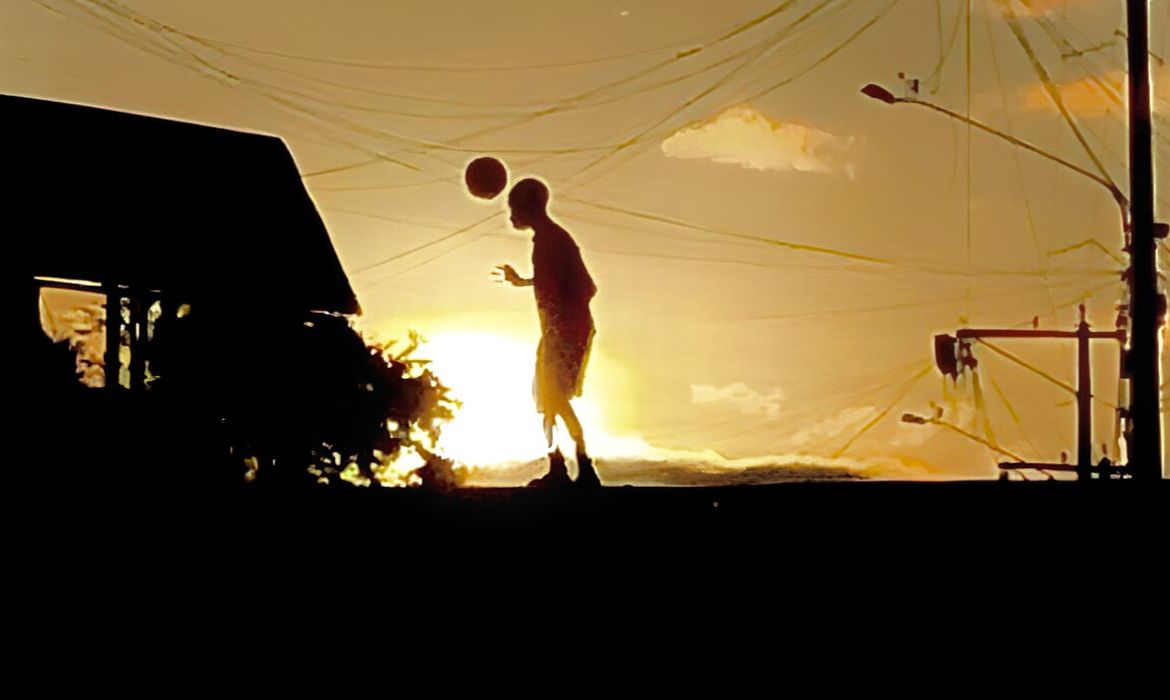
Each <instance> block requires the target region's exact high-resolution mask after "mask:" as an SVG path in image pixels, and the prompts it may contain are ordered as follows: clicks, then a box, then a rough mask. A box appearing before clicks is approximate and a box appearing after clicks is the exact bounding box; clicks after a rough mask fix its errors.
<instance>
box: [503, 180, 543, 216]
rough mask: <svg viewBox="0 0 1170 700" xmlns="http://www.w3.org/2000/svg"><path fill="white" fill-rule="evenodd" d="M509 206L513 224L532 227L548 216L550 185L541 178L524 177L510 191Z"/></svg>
mask: <svg viewBox="0 0 1170 700" xmlns="http://www.w3.org/2000/svg"><path fill="white" fill-rule="evenodd" d="M508 208H509V209H511V210H512V225H513V226H515V227H516V228H518V229H526V228H532V226H533V224H535V223H536V222H538V221H540V220H541V219H544V218H546V217H547V216H548V214H547V213H546V212H547V209H548V187H546V186H545V184H544V183H543V182H541V181H540V180H536V179H534V178H531V177H528V178H524V179H523V180H521V181H520V182H517V183H516V186H515V187H513V188H512V190H511V191H510V192H509V193H508Z"/></svg>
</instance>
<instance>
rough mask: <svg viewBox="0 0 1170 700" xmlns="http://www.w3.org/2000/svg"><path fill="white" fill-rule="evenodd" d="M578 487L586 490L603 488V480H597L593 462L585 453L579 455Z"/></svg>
mask: <svg viewBox="0 0 1170 700" xmlns="http://www.w3.org/2000/svg"><path fill="white" fill-rule="evenodd" d="M577 486H578V487H579V488H586V489H596V488H601V480H600V479H598V478H597V470H596V469H594V468H593V460H591V459H589V455H587V454H585V453H584V452H579V453H577Z"/></svg>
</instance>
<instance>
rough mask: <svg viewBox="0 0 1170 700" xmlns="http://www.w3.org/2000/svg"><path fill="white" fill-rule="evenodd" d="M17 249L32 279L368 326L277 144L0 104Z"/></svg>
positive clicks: (8, 212)
mask: <svg viewBox="0 0 1170 700" xmlns="http://www.w3.org/2000/svg"><path fill="white" fill-rule="evenodd" d="M0 124H3V126H4V130H3V134H4V137H3V138H4V139H5V142H6V143H5V145H4V147H3V149H2V150H0V162H3V163H4V165H5V166H6V170H7V171H8V173H9V176H8V177H7V178H6V180H7V182H6V184H5V186H4V188H3V192H4V196H3V202H4V204H3V207H4V218H5V219H6V220H7V222H8V224H9V226H5V228H7V229H8V231H7V233H8V235H9V239H8V240H9V249H10V250H11V249H12V248H13V247H14V246H15V247H16V248H17V250H18V252H19V253H20V254H18V255H17V257H18V258H19V259H22V260H23V261H24V264H25V266H26V268H25V271H27V272H31V274H33V275H44V276H51V277H63V278H75V279H85V280H94V281H102V282H115V283H118V284H128V285H142V286H145V287H148V288H152V289H162V290H164V291H167V292H173V293H176V294H181V295H188V296H190V297H191V298H192V299H199V298H210V299H219V300H235V301H237V302H242V303H248V304H251V303H257V304H263V305H264V308H265V309H266V310H272V309H273V306H274V305H275V306H276V307H277V308H278V309H284V310H290V311H297V310H301V311H307V310H320V311H332V312H338V313H359V312H360V309H359V306H358V303H357V299H356V297H355V296H354V293H353V289H352V288H351V287H350V284H349V280H348V279H347V278H346V276H345V272H344V270H342V267H341V263H340V261H339V260H338V258H337V253H336V251H335V250H334V248H333V244H332V242H331V241H330V238H329V233H328V231H327V230H326V228H325V225H324V223H323V222H322V220H321V217H320V215H319V214H318V212H317V209H316V207H315V206H314V204H313V202H312V200H311V199H310V198H309V195H308V192H306V190H305V187H304V185H303V184H302V182H301V178H300V173H299V172H298V170H297V167H296V164H295V163H294V161H293V159H292V155H291V154H290V153H289V150H288V148H287V147H286V146H285V144H284V142H282V141H281V140H280V139H279V138H276V137H272V136H264V135H259V134H250V133H243V132H238V131H231V130H227V129H220V128H215V127H209V126H203V125H197V124H191V123H186V122H179V121H174V120H170V119H161V118H158V117H149V116H142V115H137V114H129V113H125V112H117V111H112V110H108V109H101V108H96V107H88V106H81V105H73V104H65V103H60V102H49V101H45V100H39V99H31V98H25V97H12V96H2V95H0Z"/></svg>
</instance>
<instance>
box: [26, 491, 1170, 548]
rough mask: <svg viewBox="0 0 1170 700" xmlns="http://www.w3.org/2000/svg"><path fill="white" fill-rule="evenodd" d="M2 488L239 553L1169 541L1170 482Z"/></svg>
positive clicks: (73, 528) (65, 529) (44, 506)
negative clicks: (480, 546) (481, 545)
mask: <svg viewBox="0 0 1170 700" xmlns="http://www.w3.org/2000/svg"><path fill="white" fill-rule="evenodd" d="M29 488H30V489H32V493H21V490H17V491H9V492H8V493H7V494H6V498H7V499H9V501H10V503H9V505H10V508H9V513H10V515H11V514H13V513H16V512H19V513H21V515H20V520H21V523H22V525H21V527H20V530H21V531H22V532H25V533H27V534H29V535H30V536H43V537H46V538H54V537H58V538H75V539H76V538H85V537H86V536H89V535H92V536H95V537H99V536H104V535H107V534H108V535H111V536H115V537H117V538H119V539H118V541H125V542H133V541H134V540H136V539H143V540H147V541H149V540H151V539H152V538H155V537H171V536H175V537H180V536H181V537H183V538H188V539H195V540H199V539H202V538H207V539H208V540H214V539H217V538H230V539H231V540H232V541H233V542H236V543H237V544H239V545H240V546H242V547H249V546H251V547H256V548H263V547H264V546H266V545H268V544H276V543H281V542H284V543H287V542H296V541H304V542H306V543H308V542H314V543H318V544H324V543H332V544H333V545H334V546H337V547H344V546H347V545H353V544H355V543H359V544H362V545H368V546H369V547H371V548H379V547H384V548H386V549H387V550H388V551H389V550H393V549H394V548H396V547H399V546H403V547H412V546H424V545H425V546H433V547H449V548H458V547H461V546H464V545H467V544H469V543H476V542H496V543H503V544H506V543H523V542H527V543H538V542H572V543H575V544H578V545H586V546H589V547H606V546H613V547H623V546H625V547H629V546H635V545H636V546H639V547H641V546H647V547H654V546H661V547H680V546H689V545H691V544H700V543H706V544H716V545H720V546H725V547H736V546H752V547H758V548H760V549H762V550H768V551H776V550H781V549H784V548H794V547H799V546H801V544H802V543H817V542H822V543H823V542H827V541H832V542H836V543H839V544H843V545H848V544H850V543H854V544H857V543H871V544H873V543H903V544H911V545H913V544H921V545H923V546H930V545H944V544H947V543H952V544H959V543H966V544H971V545H979V546H987V547H995V546H1002V547H1004V548H1005V549H1009V548H1012V547H1014V546H1018V543H1024V544H1026V545H1027V546H1029V547H1035V548H1036V549H1038V550H1043V549H1044V548H1046V547H1047V548H1060V547H1063V546H1065V543H1075V544H1077V546H1090V545H1094V544H1096V545H1101V546H1105V545H1109V546H1117V547H1121V546H1124V545H1126V543H1134V542H1139V541H1142V540H1144V539H1145V538H1146V537H1148V536H1152V535H1157V536H1158V537H1159V538H1160V539H1165V538H1166V536H1167V535H1170V517H1168V516H1170V510H1168V509H1167V506H1168V505H1170V499H1168V498H1167V496H1168V495H1170V483H1168V482H1166V481H1159V482H1154V483H1135V482H1129V481H1127V482H1117V481H1113V482H1105V483H1097V482H1092V483H1076V482H988V481H981V482H880V481H847V482H808V483H786V484H777V485H769V486H726V487H634V486H624V487H607V488H602V489H600V490H597V491H580V490H576V489H567V490H554V491H544V490H532V489H522V488H469V489H461V490H456V491H453V492H447V493H440V492H434V491H427V490H421V489H386V488H357V487H351V486H348V485H341V486H333V487H306V488H299V489H292V488H274V487H265V486H260V485H247V486H245V485H240V486H233V487H231V488H218V489H211V488H200V487H191V486H184V485H182V484H173V483H172V484H158V483H154V482H146V483H140V482H126V483H121V484H117V483H110V482H103V483H102V484H101V485H90V486H88V487H85V488H79V489H64V490H61V489H50V488H42V489H36V487H35V486H30V487H29Z"/></svg>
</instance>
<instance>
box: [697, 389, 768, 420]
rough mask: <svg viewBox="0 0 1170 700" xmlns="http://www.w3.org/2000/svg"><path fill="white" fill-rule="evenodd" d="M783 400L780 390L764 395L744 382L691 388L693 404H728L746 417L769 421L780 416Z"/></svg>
mask: <svg viewBox="0 0 1170 700" xmlns="http://www.w3.org/2000/svg"><path fill="white" fill-rule="evenodd" d="M783 399H784V392H783V391H781V390H780V389H779V388H773V389H772V390H771V391H769V392H767V393H766V394H762V393H760V392H758V391H756V390H755V389H752V388H751V387H749V386H748V385H747V384H744V383H742V382H736V383H735V384H728V385H727V386H724V387H714V386H710V385H706V384H695V385H692V386H691V403H695V404H727V405H729V406H731V407H733V408H735V409H736V410H737V411H739V412H740V413H742V414H744V415H745V416H763V417H765V418H767V419H769V420H773V419H775V418H776V417H778V416H779V415H780V402H781V401H782V400H783Z"/></svg>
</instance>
